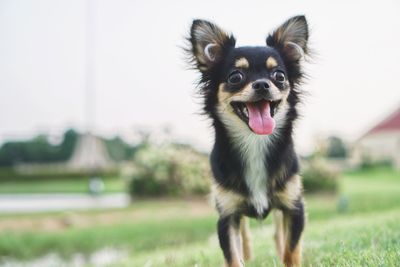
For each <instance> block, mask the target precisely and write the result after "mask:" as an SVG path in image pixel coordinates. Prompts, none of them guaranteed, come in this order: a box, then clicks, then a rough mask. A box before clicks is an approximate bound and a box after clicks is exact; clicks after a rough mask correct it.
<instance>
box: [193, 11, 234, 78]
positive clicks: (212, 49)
mask: <svg viewBox="0 0 400 267" xmlns="http://www.w3.org/2000/svg"><path fill="white" fill-rule="evenodd" d="M188 39H189V41H190V43H191V48H190V49H189V52H191V53H192V54H193V59H194V61H195V63H196V67H197V68H198V69H199V70H200V71H203V72H204V71H207V70H209V69H210V68H211V67H213V66H214V65H215V64H216V63H218V62H219V61H220V60H221V59H222V57H223V55H224V53H225V52H226V51H227V50H228V48H230V47H235V38H234V37H233V36H232V35H228V34H227V33H226V32H225V31H223V30H222V29H220V28H219V27H218V26H217V25H215V24H213V23H211V22H208V21H205V20H199V19H197V20H194V21H193V24H192V27H191V29H190V37H189V38H188Z"/></svg>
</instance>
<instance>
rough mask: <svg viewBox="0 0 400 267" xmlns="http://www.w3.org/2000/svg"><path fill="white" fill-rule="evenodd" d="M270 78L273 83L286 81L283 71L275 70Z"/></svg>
mask: <svg viewBox="0 0 400 267" xmlns="http://www.w3.org/2000/svg"><path fill="white" fill-rule="evenodd" d="M272 78H274V80H275V81H277V82H280V83H283V82H284V81H285V80H286V76H285V73H284V72H283V71H280V70H277V71H275V72H274V73H273V74H272Z"/></svg>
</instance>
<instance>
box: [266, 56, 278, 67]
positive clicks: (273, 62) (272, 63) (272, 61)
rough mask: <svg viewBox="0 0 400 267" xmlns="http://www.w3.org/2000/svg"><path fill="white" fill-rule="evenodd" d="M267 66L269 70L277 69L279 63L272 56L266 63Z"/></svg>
mask: <svg viewBox="0 0 400 267" xmlns="http://www.w3.org/2000/svg"><path fill="white" fill-rule="evenodd" d="M265 64H266V66H267V69H272V68H275V67H276V66H278V62H277V61H276V59H275V58H273V57H272V56H271V57H268V58H267V61H266V62H265Z"/></svg>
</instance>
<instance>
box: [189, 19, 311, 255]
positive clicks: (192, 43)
mask: <svg viewBox="0 0 400 267" xmlns="http://www.w3.org/2000/svg"><path fill="white" fill-rule="evenodd" d="M289 26H291V27H289ZM286 29H289V30H288V31H285V30H286ZM308 34H309V33H308V27H307V22H306V20H305V17H304V16H297V17H293V18H291V19H289V20H288V21H286V22H285V23H284V24H283V25H282V26H281V27H280V28H278V29H276V30H275V31H274V32H273V33H272V34H270V35H269V36H268V37H267V39H266V46H262V47H249V46H247V47H238V48H236V47H235V43H236V40H235V38H234V37H233V36H232V35H229V34H226V33H225V32H224V31H222V30H221V29H219V28H218V27H217V26H216V25H214V24H212V23H210V22H207V21H203V20H194V21H193V25H192V27H191V31H190V37H189V38H188V41H189V48H187V49H186V51H187V52H188V55H189V58H190V59H189V61H190V63H191V64H192V66H193V67H194V68H195V69H198V70H199V71H200V74H201V75H200V79H199V87H200V90H201V94H202V96H203V97H204V107H203V109H204V112H205V114H207V115H208V116H209V117H210V118H211V120H212V125H213V128H214V132H215V143H214V147H213V149H212V152H211V157H210V161H211V168H212V172H213V175H214V180H215V182H216V184H218V185H219V186H220V187H222V188H224V190H226V191H232V192H235V193H237V194H239V195H242V196H243V197H245V198H247V199H250V198H251V192H250V189H249V187H248V185H247V184H246V177H244V175H245V168H246V164H247V163H246V159H245V158H243V154H241V152H240V151H239V150H238V149H237V147H236V146H235V142H237V140H236V139H234V138H233V137H232V136H231V134H230V132H229V130H228V129H227V127H226V125H224V122H223V121H222V119H221V117H220V116H221V115H220V114H219V113H218V112H217V107H218V105H219V101H220V100H219V99H218V90H219V86H220V85H221V84H224V86H225V87H224V88H225V89H224V90H225V91H226V92H227V93H232V94H234V93H237V92H239V91H240V90H242V88H243V86H244V84H248V83H252V82H254V81H256V80H259V79H268V80H270V81H272V82H273V83H274V85H275V86H276V88H278V89H279V90H280V91H281V92H286V91H288V92H289V93H288V96H287V103H288V110H287V113H286V115H285V118H284V124H283V126H282V127H281V128H280V129H279V134H277V135H275V136H274V138H273V139H271V140H273V141H272V142H270V143H268V146H267V149H266V153H265V154H263V155H259V156H260V157H263V158H264V162H265V168H266V173H267V174H268V175H267V180H266V184H265V186H266V188H267V190H268V197H269V199H268V202H269V206H268V208H266V209H265V210H264V211H263V212H261V213H260V212H258V211H257V210H256V209H255V207H254V206H253V205H252V204H251V203H250V201H249V202H246V203H244V204H243V205H241V206H239V207H237V210H236V211H235V215H234V214H231V215H230V216H227V217H222V218H220V220H219V222H218V235H219V240H220V245H221V248H222V249H223V252H224V255H225V258H226V259H227V261H228V262H230V260H231V257H232V255H230V253H231V252H230V251H229V242H230V240H229V234H228V229H229V226H230V225H231V226H232V221H231V219H232V217H231V216H241V215H242V214H243V215H246V216H250V217H257V218H265V217H266V216H267V215H268V213H269V211H270V210H271V208H278V209H282V210H284V212H285V213H286V214H288V216H290V219H291V221H292V223H291V243H290V244H291V248H292V249H293V248H294V247H295V246H296V244H297V242H298V240H299V238H300V235H301V232H302V231H303V228H304V207H303V204H302V202H301V201H300V200H299V201H297V202H296V203H291V204H293V205H294V207H295V208H294V209H289V208H288V207H285V206H283V205H282V203H281V202H279V201H278V200H276V199H274V197H273V196H274V192H277V191H283V190H284V189H285V185H286V183H287V182H288V181H289V180H290V178H291V177H293V175H295V174H297V173H298V172H299V162H298V158H297V155H296V152H295V149H294V144H293V138H292V134H293V124H294V122H295V120H296V119H297V118H298V111H297V106H298V104H299V102H300V95H301V94H300V90H299V88H298V86H299V85H300V84H301V81H302V78H303V77H304V73H303V70H302V66H301V60H302V57H303V56H304V55H307V53H308V51H309V49H308V47H307V40H308ZM208 43H211V44H212V49H209V50H207V44H208ZM206 51H207V52H208V53H209V54H210V53H211V56H212V57H208V56H207V52H206ZM302 53H304V54H302ZM242 57H243V58H245V59H246V60H247V61H248V62H249V63H250V64H249V67H248V68H244V69H241V70H240V71H241V73H243V76H244V78H243V79H245V80H244V81H243V82H241V83H240V84H239V85H237V84H236V85H235V84H232V83H231V84H230V83H228V82H227V77H228V75H229V74H230V73H232V71H233V70H235V69H237V68H236V67H235V66H234V65H235V64H234V63H235V60H238V59H239V58H242ZM269 57H273V58H274V59H275V60H276V63H277V66H276V67H274V70H271V69H268V68H267V67H266V63H265V62H266V60H267V58H269ZM276 70H279V71H282V72H283V73H284V74H285V75H286V77H287V82H285V83H279V82H276V81H273V80H272V78H271V77H272V74H273V72H274V71H276ZM278 109H279V106H278ZM276 131H278V130H276ZM217 209H218V210H219V212H220V214H221V213H223V210H222V209H223V207H221V206H220V205H219V203H218V201H217Z"/></svg>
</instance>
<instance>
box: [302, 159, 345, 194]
mask: <svg viewBox="0 0 400 267" xmlns="http://www.w3.org/2000/svg"><path fill="white" fill-rule="evenodd" d="M339 175H340V172H339V171H338V170H336V169H335V168H333V167H332V166H330V165H329V163H328V162H326V161H325V160H323V159H322V158H313V159H310V160H309V161H307V162H305V163H304V164H303V171H302V176H303V186H304V192H305V193H336V192H337V191H338V187H339V185H338V184H339V181H338V180H339Z"/></svg>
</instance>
